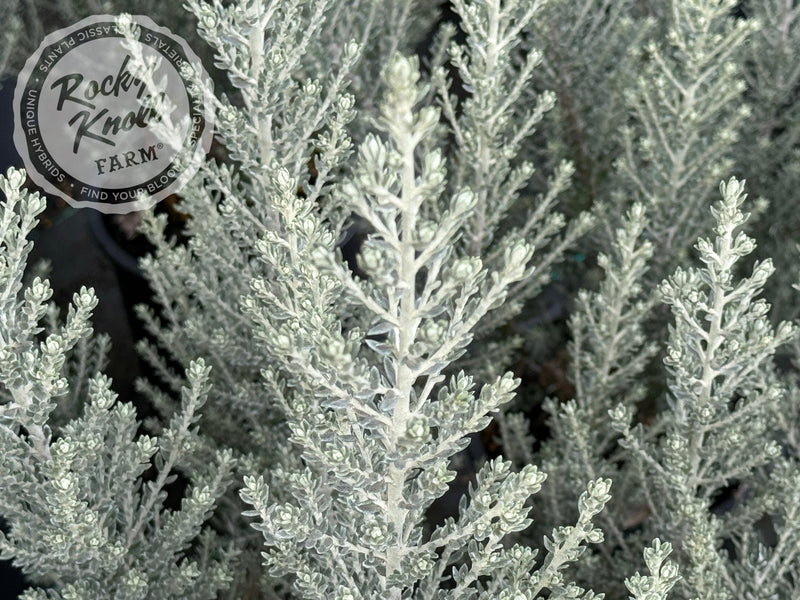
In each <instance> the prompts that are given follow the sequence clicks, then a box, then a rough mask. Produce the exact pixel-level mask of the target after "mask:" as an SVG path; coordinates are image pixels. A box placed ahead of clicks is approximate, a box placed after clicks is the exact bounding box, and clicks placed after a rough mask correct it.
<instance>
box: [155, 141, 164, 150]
mask: <svg viewBox="0 0 800 600" xmlns="http://www.w3.org/2000/svg"><path fill="white" fill-rule="evenodd" d="M163 147H164V144H162V143H161V142H158V144H156V148H158V149H159V150H161V149H162V148H163Z"/></svg>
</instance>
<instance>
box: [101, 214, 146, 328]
mask: <svg viewBox="0 0 800 600" xmlns="http://www.w3.org/2000/svg"><path fill="white" fill-rule="evenodd" d="M87 213H88V217H87V220H88V222H89V229H90V230H91V232H92V235H93V236H94V238H95V240H97V244H98V245H99V246H100V248H101V249H102V250H103V253H104V254H105V255H106V256H107V257H108V258H109V259H110V260H111V263H112V265H113V266H114V274H115V275H116V277H117V282H118V284H119V289H120V294H121V295H122V302H123V304H124V306H125V314H126V316H127V318H128V322H129V324H130V327H131V333H133V336H134V339H139V338H141V336H142V335H144V329H143V327H142V324H141V322H140V321H139V318H138V317H137V316H136V313H135V312H134V309H133V307H134V306H136V305H137V304H148V305H150V306H152V307H153V308H154V310H156V309H157V306H154V303H153V301H152V297H153V294H152V290H151V288H150V286H149V284H148V283H147V280H146V279H145V278H144V275H143V274H142V271H141V269H140V268H139V264H138V262H139V258H141V257H143V256H145V255H146V254H147V253H148V252H150V251H151V250H152V249H153V247H152V245H151V244H150V243H149V242H147V240H146V239H145V238H144V236H141V235H139V236H136V237H135V238H133V239H132V240H127V239H125V236H124V235H123V234H122V232H121V231H119V228H118V227H117V226H116V225H115V224H114V222H113V221H112V220H111V217H110V215H106V214H103V213H100V212H97V211H95V210H88V211H87Z"/></svg>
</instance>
